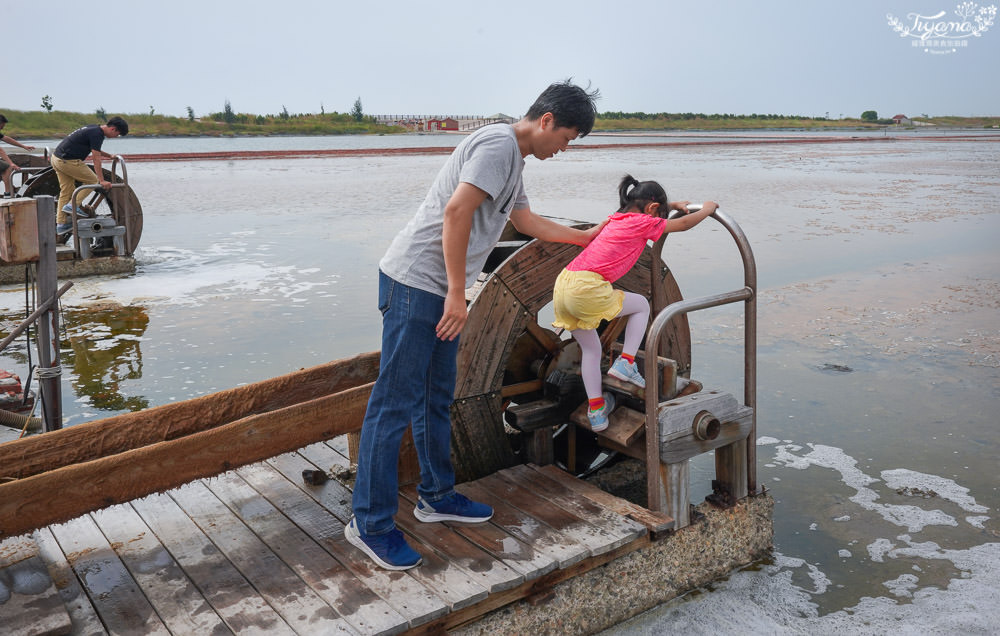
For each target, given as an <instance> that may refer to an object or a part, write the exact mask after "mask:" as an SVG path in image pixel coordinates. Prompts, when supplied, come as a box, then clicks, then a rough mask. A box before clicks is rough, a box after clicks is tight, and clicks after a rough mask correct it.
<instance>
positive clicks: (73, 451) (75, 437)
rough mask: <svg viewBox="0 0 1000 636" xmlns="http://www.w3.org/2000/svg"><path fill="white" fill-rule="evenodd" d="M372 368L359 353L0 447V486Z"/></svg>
mask: <svg viewBox="0 0 1000 636" xmlns="http://www.w3.org/2000/svg"><path fill="white" fill-rule="evenodd" d="M378 365H379V352H378V351H375V352H372V353H364V354H360V355H357V356H354V357H352V358H344V359H341V360H335V361H333V362H329V363H327V364H323V365H318V366H315V367H311V368H309V369H301V370H299V371H295V372H292V373H288V374H285V375H282V376H278V377H277V378H270V379H268V380H264V381H261V382H255V383H253V384H248V385H245V386H240V387H236V388H233V389H227V390H225V391H219V392H217V393H212V394H211V395H205V396H202V397H198V398H194V399H191V400H184V401H183V402H176V403H173V404H165V405H163V406H157V407H154V408H151V409H147V410H144V411H138V412H135V413H125V414H122V415H116V416H114V417H109V418H106V419H102V420H95V421H92V422H85V423H83V424H77V425H75V426H71V427H69V428H65V429H62V430H60V431H56V432H52V433H45V434H43V435H35V436H32V437H26V438H23V439H19V440H17V441H14V442H8V443H5V444H0V480H4V479H21V478H24V477H29V476H31V475H36V474H38V473H42V472H44V471H48V470H53V469H55V468H59V467H61V466H68V465H70V464H76V463H80V462H85V461H90V460H93V459H98V458H100V457H105V456H108V455H114V454H115V453H121V452H123V451H126V450H131V449H135V448H140V447H142V446H147V445H149V444H156V443H158V442H163V441H167V440H171V439H177V438H180V437H184V436H186V435H190V434H192V433H197V432H200V431H205V430H209V429H212V428H215V427H217V426H220V425H223V424H226V423H228V422H233V421H235V420H239V419H241V418H245V417H248V416H250V415H254V414H258V413H265V412H267V411H273V410H275V409H280V408H284V407H287V406H289V405H293V404H297V403H300V402H305V401H307V400H311V399H313V398H315V397H317V396H320V395H329V394H333V393H337V392H339V391H343V390H346V389H349V388H352V387H357V386H360V385H364V384H367V383H369V382H372V381H373V380H374V379H375V378H376V377H377V376H378Z"/></svg>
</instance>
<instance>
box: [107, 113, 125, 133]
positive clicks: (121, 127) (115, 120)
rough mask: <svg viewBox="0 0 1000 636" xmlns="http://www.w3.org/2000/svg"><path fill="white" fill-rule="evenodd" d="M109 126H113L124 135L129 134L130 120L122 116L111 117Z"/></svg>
mask: <svg viewBox="0 0 1000 636" xmlns="http://www.w3.org/2000/svg"><path fill="white" fill-rule="evenodd" d="M108 126H112V127H113V128H114V129H115V130H117V131H118V134H119V135H121V136H122V137H124V136H125V135H127V134H128V122H127V121H125V120H124V119H122V118H121V117H118V116H115V117H112V118H111V119H109V120H108Z"/></svg>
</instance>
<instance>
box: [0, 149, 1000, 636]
mask: <svg viewBox="0 0 1000 636" xmlns="http://www.w3.org/2000/svg"><path fill="white" fill-rule="evenodd" d="M380 139H385V138H380ZM136 141H138V140H136ZM192 141H193V140H192ZM259 141H260V140H257V141H255V143H258V142H259ZM587 141H588V142H589V139H588V140H587ZM171 143H174V142H171ZM177 143H179V142H177ZM399 143H400V145H404V146H405V145H415V144H408V143H405V140H404V141H401V142H399ZM434 145H437V144H434ZM109 151H111V152H140V151H139V150H131V149H130V150H128V151H126V150H121V149H109ZM170 151H171V152H176V151H177V150H170ZM141 152H149V150H145V149H144V150H141ZM443 160H444V159H443V157H442V156H433V155H432V156H405V157H400V156H386V157H345V158H324V159H294V160H287V161H236V162H197V163H139V164H134V165H131V166H130V167H129V178H130V181H131V183H132V186H133V189H134V190H135V191H136V193H137V195H138V197H139V200H140V201H141V203H142V206H143V212H144V231H143V237H142V241H141V244H140V249H139V253H138V254H137V260H138V269H137V272H136V274H135V275H132V276H123V277H118V278H109V277H105V278H93V279H84V280H78V281H76V286H75V287H74V288H73V289H72V290H71V291H70V292H69V293H68V294H67V295H66V296H64V297H63V302H62V304H63V311H64V314H63V319H64V322H65V325H66V336H67V338H66V339H65V341H64V349H63V351H62V355H63V365H64V369H65V372H64V381H63V390H64V398H63V408H64V413H65V416H66V422H65V423H66V425H67V426H71V425H73V424H76V423H79V422H83V421H88V420H91V419H96V418H100V417H105V416H108V415H111V414H113V413H116V412H121V411H122V410H129V409H135V408H141V407H144V406H154V405H157V404H163V403H166V402H169V401H173V400H182V399H186V398H190V397H194V396H198V395H203V394H206V393H210V392H213V391H217V390H221V389H225V388H229V387H232V386H235V385H237V384H240V383H247V382H254V381H257V380H261V379H264V378H267V377H272V376H275V375H278V374H281V373H286V372H288V371H291V370H293V369H297V368H300V367H305V366H311V365H314V364H319V363H322V362H325V361H328V360H331V359H336V358H340V357H344V356H348V355H352V354H355V353H358V352H361V351H369V350H374V349H377V348H378V347H379V334H380V329H381V327H380V320H379V315H378V312H377V311H376V308H375V295H376V274H377V270H376V264H377V261H378V259H379V258H380V257H381V255H382V253H383V251H384V250H385V248H386V246H387V244H388V242H389V241H390V240H391V238H392V236H393V235H394V234H395V232H396V231H397V230H398V229H399V228H400V227H401V226H402V225H403V224H404V223H405V222H406V221H407V220H408V219H409V217H410V216H411V215H412V213H413V211H414V210H415V209H416V207H417V205H418V204H419V202H420V200H421V199H422V198H423V196H424V194H425V191H426V188H427V186H428V184H429V183H430V181H431V180H432V179H433V177H434V175H435V173H436V172H437V170H438V169H439V167H440V165H441V164H442V162H443ZM626 172H628V173H631V174H633V175H635V176H636V177H638V178H640V179H658V180H660V181H661V182H662V183H663V184H664V185H665V186H666V187H667V190H668V192H669V193H670V195H671V197H672V198H676V199H690V200H692V201H696V202H700V201H702V200H704V199H709V198H711V199H714V200H716V201H718V202H719V203H720V204H721V205H722V207H723V208H724V209H725V210H726V212H727V213H728V214H729V215H731V216H732V217H733V218H734V219H736V221H737V222H738V223H739V224H740V225H741V226H742V227H743V229H744V231H745V232H746V234H747V236H748V238H749V240H750V242H751V245H752V246H753V249H754V253H755V256H756V258H757V264H758V271H759V288H760V294H759V317H758V328H759V346H758V367H759V370H758V381H759V389H758V390H759V395H758V404H759V416H758V435H759V436H760V438H759V440H758V449H757V451H758V460H759V466H758V478H759V483H761V484H763V485H765V486H766V487H767V488H768V489H769V490H771V492H772V494H773V496H774V497H775V499H776V501H777V506H776V510H775V555H774V557H773V558H772V559H771V560H769V561H768V562H766V563H759V564H755V565H754V566H753V567H750V568H747V569H746V570H744V571H742V572H738V573H734V575H733V576H732V577H730V579H728V580H727V581H724V582H720V583H719V584H717V585H715V586H713V588H712V589H711V590H704V591H702V592H700V593H696V594H692V595H689V597H688V598H686V599H683V600H680V601H676V602H674V603H671V604H669V605H667V606H664V607H661V608H659V609H658V610H654V611H653V612H651V613H650V614H648V615H645V616H643V617H641V618H640V619H637V620H635V621H633V622H629V623H626V624H624V625H621V626H619V627H618V628H616V629H614V630H611V633H621V634H627V633H650V634H654V633H663V632H665V631H667V630H670V631H674V630H677V629H686V630H687V631H689V632H693V633H719V632H723V633H725V632H731V631H736V630H740V631H748V632H752V633H807V632H808V633H833V632H834V631H838V632H847V633H926V632H928V631H934V630H939V631H943V630H946V629H947V630H961V631H963V632H969V633H991V632H994V631H995V629H996V627H995V626H996V625H998V624H1000V610H998V609H997V608H998V607H1000V603H998V600H1000V572H998V567H1000V538H998V533H1000V523H998V522H997V512H996V511H997V508H998V507H1000V493H998V478H997V459H996V458H997V457H998V456H1000V427H998V426H997V423H998V412H1000V409H998V406H1000V250H998V249H997V245H998V243H1000V241H998V239H1000V142H998V141H996V138H995V137H994V138H988V137H987V138H984V139H981V140H979V141H960V140H954V141H940V140H919V141H917V140H912V139H899V140H885V141H883V142H866V143H842V144H802V145H774V146H768V145H761V146H724V145H723V146H691V147H683V148H667V149H664V148H639V149H586V150H583V149H581V150H577V151H572V150H571V151H570V152H567V153H565V154H563V155H560V156H558V157H556V158H554V159H552V160H549V161H546V162H544V163H542V162H538V161H535V160H530V159H529V161H528V166H527V168H526V170H525V180H526V185H527V189H528V193H529V197H530V199H531V202H532V207H533V208H534V209H535V210H536V211H538V212H540V213H544V214H550V215H553V216H558V217H564V218H573V219H580V220H585V221H597V220H600V219H601V218H603V217H604V216H606V215H607V214H609V213H610V212H611V211H612V210H613V209H614V207H615V203H616V199H617V197H616V187H617V184H618V181H619V179H620V178H621V176H622V175H623V174H625V173H626ZM665 258H666V261H667V263H668V265H669V266H670V267H671V269H672V270H673V271H674V274H675V276H676V278H677V280H678V283H679V285H680V287H681V290H682V292H683V293H684V295H685V296H686V297H695V296H700V295H705V294H710V293H717V292H720V291H728V290H730V289H735V288H738V287H741V286H742V271H741V269H740V264H739V258H738V254H737V252H736V249H735V247H734V245H733V242H732V239H731V238H730V237H729V235H728V234H727V233H726V232H725V231H724V230H723V229H722V228H721V226H719V225H718V224H717V223H715V222H714V221H713V220H711V219H709V220H707V221H705V223H703V224H701V225H699V226H698V227H697V228H695V229H693V230H692V231H689V232H686V233H681V234H678V235H675V236H671V237H670V238H669V239H668V240H667V247H666V252H665ZM0 307H3V308H4V310H3V322H2V327H3V329H4V330H5V331H8V330H9V329H10V328H12V327H13V326H14V325H16V324H17V322H19V318H18V316H23V312H24V290H23V289H22V288H20V287H7V288H3V289H2V290H0ZM690 321H691V331H692V338H693V340H694V342H695V344H694V351H693V371H692V377H694V378H696V379H699V380H701V381H702V382H704V383H705V384H706V386H712V387H718V388H722V389H724V390H728V391H732V392H734V393H736V394H737V395H739V394H741V391H742V388H741V387H742V376H741V373H742V337H743V335H742V324H743V323H742V317H741V315H740V314H739V312H738V311H736V310H735V309H733V308H720V309H714V310H709V311H705V312H700V313H697V314H693V315H692V316H691V317H690ZM33 355H34V354H33ZM2 359H3V365H2V366H3V367H4V368H7V369H8V370H10V371H13V372H16V373H19V374H21V375H22V376H24V375H25V374H26V349H25V345H24V339H23V338H21V339H20V340H19V341H18V343H16V344H15V345H13V346H12V347H11V348H9V349H8V350H7V351H6V352H4V354H3V358H2ZM710 464H711V462H710V458H701V459H699V460H697V461H696V462H695V464H694V470H693V471H692V474H693V475H694V478H695V480H696V483H694V484H693V488H692V490H693V493H694V495H695V496H696V498H697V499H701V498H702V497H704V495H705V494H707V493H708V492H709V481H710V479H711V478H712V474H711V467H710Z"/></svg>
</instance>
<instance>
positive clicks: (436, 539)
mask: <svg viewBox="0 0 1000 636" xmlns="http://www.w3.org/2000/svg"><path fill="white" fill-rule="evenodd" d="M399 506H400V514H398V515H396V525H397V526H398V527H400V528H402V529H403V530H405V531H406V532H407V533H408V534H411V535H413V536H414V537H416V538H418V539H419V540H420V541H421V543H423V544H425V545H428V546H430V547H432V548H433V549H434V550H436V551H437V552H438V553H440V554H441V555H442V556H443V557H445V558H446V559H447V560H448V561H449V562H451V563H454V564H455V565H457V566H458V567H459V568H461V569H462V570H464V571H465V572H467V573H468V574H469V575H470V576H471V577H472V579H473V580H474V581H476V582H477V583H479V584H480V585H482V586H483V587H485V588H486V589H487V590H489V591H490V593H493V592H499V591H502V590H508V589H510V588H512V587H516V586H518V585H520V584H521V582H522V581H524V575H522V574H521V573H519V572H517V571H516V570H513V569H511V568H509V567H507V566H506V565H504V564H503V563H502V562H500V561H498V560H497V559H495V558H493V557H492V556H490V555H489V554H487V553H486V552H485V551H484V550H482V549H481V548H479V546H477V545H475V544H473V543H471V542H470V541H467V540H466V539H465V537H463V536H462V535H461V534H459V533H457V532H456V531H455V530H453V529H452V528H449V527H448V526H446V525H444V524H442V523H424V522H422V521H418V520H417V519H416V518H415V517H414V516H413V513H412V510H413V504H411V503H409V502H408V501H406V499H404V498H403V497H402V496H400V498H399ZM407 509H409V510H407Z"/></svg>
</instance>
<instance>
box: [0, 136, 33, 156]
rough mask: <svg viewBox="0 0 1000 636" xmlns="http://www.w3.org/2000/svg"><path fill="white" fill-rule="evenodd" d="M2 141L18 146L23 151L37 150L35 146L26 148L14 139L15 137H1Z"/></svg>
mask: <svg viewBox="0 0 1000 636" xmlns="http://www.w3.org/2000/svg"><path fill="white" fill-rule="evenodd" d="M0 141H3V142H6V143H8V144H10V145H12V146H17V147H18V148H21V149H23V150H34V149H35V147H34V146H25V145H24V144H22V143H21V142H20V141H18V140H17V139H14V138H13V137H8V136H7V135H3V136H0ZM8 163H10V162H8Z"/></svg>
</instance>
